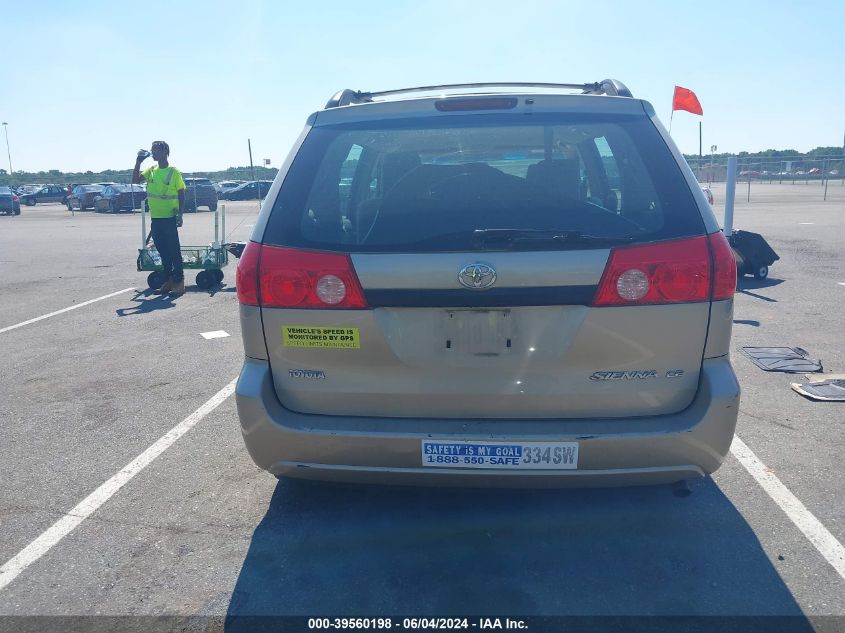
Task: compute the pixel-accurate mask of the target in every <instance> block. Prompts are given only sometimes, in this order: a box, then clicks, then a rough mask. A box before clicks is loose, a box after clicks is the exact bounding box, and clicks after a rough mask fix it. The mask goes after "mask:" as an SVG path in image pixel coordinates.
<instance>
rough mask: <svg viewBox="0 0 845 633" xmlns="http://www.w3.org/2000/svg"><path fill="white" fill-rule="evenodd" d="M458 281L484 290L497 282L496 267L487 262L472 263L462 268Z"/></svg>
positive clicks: (472, 287) (467, 286)
mask: <svg viewBox="0 0 845 633" xmlns="http://www.w3.org/2000/svg"><path fill="white" fill-rule="evenodd" d="M458 281H460V282H461V285H462V286H464V287H466V288H470V289H471V290H484V289H485V288H489V287H490V286H492V285H493V284H494V283H496V269H495V268H493V267H492V266H488V265H487V264H470V265H469V266H464V267H463V268H461V272H459V273H458Z"/></svg>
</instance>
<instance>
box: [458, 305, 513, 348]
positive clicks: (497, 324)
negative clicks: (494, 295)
mask: <svg viewBox="0 0 845 633" xmlns="http://www.w3.org/2000/svg"><path fill="white" fill-rule="evenodd" d="M444 316H445V331H446V348H447V349H449V350H451V353H453V354H473V355H477V356H498V355H499V354H506V353H507V352H508V351H509V350H510V348H511V322H512V321H513V317H511V313H510V310H450V311H448V312H446V313H445V315H444Z"/></svg>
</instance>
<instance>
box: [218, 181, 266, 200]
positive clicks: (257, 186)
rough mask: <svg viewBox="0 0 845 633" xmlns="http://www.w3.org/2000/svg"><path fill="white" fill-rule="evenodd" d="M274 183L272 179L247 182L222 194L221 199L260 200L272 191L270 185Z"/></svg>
mask: <svg viewBox="0 0 845 633" xmlns="http://www.w3.org/2000/svg"><path fill="white" fill-rule="evenodd" d="M272 184H273V182H272V181H271V180H256V181H254V182H245V183H244V184H242V185H240V186H238V187H235V188H234V189H230V190H229V191H226V192H224V193H222V194H221V195H220V199H221V200H258V199H259V198H263V197H264V196H266V195H267V192H268V191H270V186H271V185H272Z"/></svg>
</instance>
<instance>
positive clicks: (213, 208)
mask: <svg viewBox="0 0 845 633" xmlns="http://www.w3.org/2000/svg"><path fill="white" fill-rule="evenodd" d="M208 210H209V211H217V203H216V202H212V203H211V204H210V205H208Z"/></svg>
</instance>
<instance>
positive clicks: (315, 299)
mask: <svg viewBox="0 0 845 633" xmlns="http://www.w3.org/2000/svg"><path fill="white" fill-rule="evenodd" d="M237 287H238V300H239V301H240V302H241V303H244V304H246V305H260V306H261V307H264V308H339V309H348V310H349V309H353V310H354V309H362V308H367V307H368V306H367V301H366V299H365V298H364V291H363V289H362V288H361V284H360V282H359V281H358V275H357V274H356V273H355V268H354V267H353V266H352V260H351V259H350V258H349V255H345V254H340V253H325V252H318V251H303V250H298V249H293V248H283V247H279V246H266V245H262V244H258V243H256V242H250V243H249V244H248V245H247V247H246V249H245V250H244V253H243V254H242V255H241V259H240V262H239V264H238V273H237Z"/></svg>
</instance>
